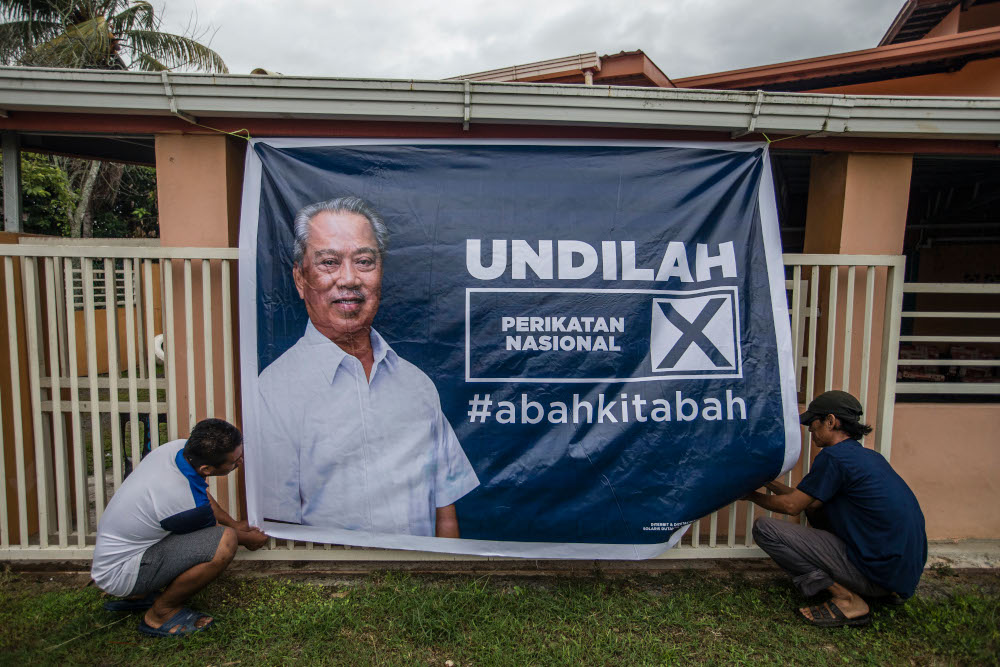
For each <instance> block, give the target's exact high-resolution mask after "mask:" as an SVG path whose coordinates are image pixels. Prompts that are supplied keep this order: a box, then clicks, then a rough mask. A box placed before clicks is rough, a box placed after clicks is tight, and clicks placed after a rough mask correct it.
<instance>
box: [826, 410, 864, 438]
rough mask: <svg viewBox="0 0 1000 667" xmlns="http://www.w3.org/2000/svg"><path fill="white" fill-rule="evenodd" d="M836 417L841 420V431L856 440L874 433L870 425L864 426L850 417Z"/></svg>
mask: <svg viewBox="0 0 1000 667" xmlns="http://www.w3.org/2000/svg"><path fill="white" fill-rule="evenodd" d="M834 416H835V417H837V419H839V420H840V430H841V431H843V432H844V433H846V434H847V435H849V436H851V438H853V439H854V440H860V439H861V438H863V437H865V436H866V435H868V434H869V433H871V432H872V427H871V426H869V425H868V424H862V423H861V422H859V421H857V420H856V419H850V418H848V417H841V416H839V415H834Z"/></svg>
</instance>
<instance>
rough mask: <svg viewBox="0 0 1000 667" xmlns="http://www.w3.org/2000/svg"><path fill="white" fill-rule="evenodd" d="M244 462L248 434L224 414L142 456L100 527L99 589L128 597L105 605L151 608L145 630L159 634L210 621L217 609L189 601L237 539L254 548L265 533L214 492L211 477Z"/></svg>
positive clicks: (95, 572) (225, 561)
mask: <svg viewBox="0 0 1000 667" xmlns="http://www.w3.org/2000/svg"><path fill="white" fill-rule="evenodd" d="M242 463H243V435H242V434H241V433H240V431H239V429H237V428H236V427H235V426H233V425H232V424H230V423H228V422H225V421H223V420H221V419H205V420H204V421H200V422H198V424H196V425H195V427H194V429H192V430H191V435H190V437H188V439H187V440H174V441H173V442H168V443H167V444H165V445H163V446H161V447H158V448H157V449H155V450H153V451H152V452H151V453H150V454H149V455H148V456H146V458H145V459H143V461H142V465H140V466H138V467H137V468H136V469H135V472H133V473H132V474H131V475H129V476H128V478H127V479H126V480H125V481H124V483H122V485H121V488H119V489H118V491H117V492H116V493H115V495H114V496H113V497H112V498H111V502H109V503H108V506H107V509H105V510H104V515H103V516H102V517H101V521H100V524H99V525H98V527H97V545H96V546H95V548H94V565H93V567H92V568H91V570H90V574H91V576H92V577H93V578H94V582H95V583H96V584H97V586H98V587H99V588H100V589H101V590H103V591H105V592H106V593H109V594H111V595H115V596H119V597H122V598H124V599H122V600H115V601H113V602H108V603H106V604H105V605H104V608H105V609H107V610H109V611H139V610H146V614H145V616H144V617H143V619H142V621H140V623H139V631H140V632H143V633H145V634H148V635H153V636H157V637H166V636H175V637H176V636H182V635H189V634H191V633H193V632H198V631H199V630H204V629H205V628H207V627H208V626H209V625H211V624H212V622H213V619H212V617H211V616H207V615H205V614H200V613H198V612H196V611H192V610H191V609H187V608H185V607H184V606H183V604H184V602H185V601H187V600H188V599H189V598H190V597H191V596H193V595H194V594H195V593H197V592H198V591H200V590H201V589H203V588H204V587H205V586H207V585H208V584H209V583H210V582H212V581H213V580H214V579H215V578H216V577H218V576H219V575H220V574H222V571H223V570H225V569H226V567H227V566H228V565H229V563H230V562H231V561H232V560H233V556H235V555H236V549H237V546H238V545H240V544H242V545H243V546H245V547H246V548H247V549H251V550H253V549H259V548H260V547H262V546H263V545H264V543H265V542H266V541H267V536H266V535H265V534H264V533H262V532H261V531H260V530H259V529H257V528H253V527H251V526H249V525H248V523H247V522H246V521H239V522H238V521H236V520H234V519H233V518H232V517H231V516H229V514H227V513H226V511H225V510H223V509H222V508H221V507H219V504H218V503H216V502H215V499H214V498H212V496H210V495H209V494H208V482H207V478H208V477H210V476H219V477H221V476H224V475H228V474H229V473H231V472H232V471H234V470H236V468H238V467H239V466H240V465H241V464H242ZM161 589H162V592H161Z"/></svg>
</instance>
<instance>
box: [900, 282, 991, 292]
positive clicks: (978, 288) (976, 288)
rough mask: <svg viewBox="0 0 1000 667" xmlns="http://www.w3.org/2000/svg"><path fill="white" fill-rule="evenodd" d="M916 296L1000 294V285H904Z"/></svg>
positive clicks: (907, 290) (905, 289)
mask: <svg viewBox="0 0 1000 667" xmlns="http://www.w3.org/2000/svg"><path fill="white" fill-rule="evenodd" d="M903 291H904V292H910V293H914V294H1000V285H996V284H988V283H987V284H984V283H903Z"/></svg>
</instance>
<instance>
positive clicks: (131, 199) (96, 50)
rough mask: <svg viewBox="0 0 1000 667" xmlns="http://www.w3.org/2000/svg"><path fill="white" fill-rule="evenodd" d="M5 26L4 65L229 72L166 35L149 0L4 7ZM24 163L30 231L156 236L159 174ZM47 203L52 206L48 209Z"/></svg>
mask: <svg viewBox="0 0 1000 667" xmlns="http://www.w3.org/2000/svg"><path fill="white" fill-rule="evenodd" d="M0 21H2V23H0V63H2V64H5V65H21V66H29V67H69V68H74V69H117V70H141V71H154V72H158V71H165V70H200V71H206V72H221V73H226V72H228V71H229V70H228V69H227V68H226V64H225V62H223V60H222V57H221V56H220V55H219V54H218V53H216V52H215V51H213V50H212V49H210V48H209V47H208V46H206V45H204V44H202V43H201V41H199V40H200V39H201V36H194V37H192V36H190V35H176V34H171V33H166V32H162V31H161V30H160V27H161V18H160V15H159V13H158V12H157V11H156V10H155V9H154V7H153V5H152V4H150V3H149V2H146V1H144V0H0ZM22 164H24V165H25V167H24V169H23V171H22V180H23V185H22V187H23V189H24V198H25V213H26V214H27V217H28V220H27V224H26V225H25V231H34V232H38V233H45V234H63V235H67V236H94V235H96V236H106V237H113V236H128V237H130V236H141V237H146V236H157V235H158V233H159V232H158V224H157V207H156V172H155V170H153V169H151V168H148V167H137V166H133V165H124V164H120V163H112V162H99V163H98V162H91V161H89V160H81V159H73V158H51V157H42V156H31V155H30V154H25V156H24V158H23V159H22ZM56 172H61V176H60V175H59V174H58V173H56ZM29 191H30V192H29ZM32 193H34V194H32ZM42 193H49V194H48V195H44V194H42ZM45 196H51V197H52V200H51V201H50V202H49V203H48V204H47V205H43V202H42V199H44V197H45Z"/></svg>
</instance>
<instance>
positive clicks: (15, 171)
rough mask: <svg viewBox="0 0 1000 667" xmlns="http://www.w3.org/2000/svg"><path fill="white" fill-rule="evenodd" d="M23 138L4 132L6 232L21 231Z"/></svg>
mask: <svg viewBox="0 0 1000 667" xmlns="http://www.w3.org/2000/svg"><path fill="white" fill-rule="evenodd" d="M21 214H22V207H21V137H20V135H18V133H17V132H12V131H10V130H5V131H4V132H3V223H4V231H5V232H20V231H23V230H22V229H21Z"/></svg>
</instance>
